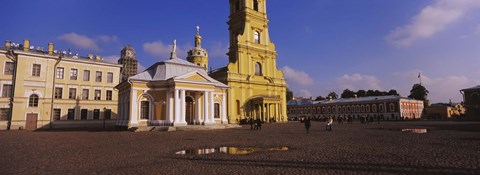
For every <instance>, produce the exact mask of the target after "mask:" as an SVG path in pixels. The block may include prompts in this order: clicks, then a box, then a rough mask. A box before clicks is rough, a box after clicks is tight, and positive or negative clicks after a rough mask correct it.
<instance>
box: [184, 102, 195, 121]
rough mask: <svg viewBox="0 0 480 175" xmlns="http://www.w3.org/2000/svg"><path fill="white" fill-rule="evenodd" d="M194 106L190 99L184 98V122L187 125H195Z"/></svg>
mask: <svg viewBox="0 0 480 175" xmlns="http://www.w3.org/2000/svg"><path fill="white" fill-rule="evenodd" d="M194 109H195V105H194V102H193V99H192V97H185V120H186V122H187V123H188V124H189V125H193V124H195V114H194V111H195V110H194Z"/></svg>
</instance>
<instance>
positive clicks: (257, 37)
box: [253, 31, 260, 44]
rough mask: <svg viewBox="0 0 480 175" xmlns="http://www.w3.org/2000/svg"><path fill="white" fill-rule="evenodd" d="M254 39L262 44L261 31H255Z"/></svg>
mask: <svg viewBox="0 0 480 175" xmlns="http://www.w3.org/2000/svg"><path fill="white" fill-rule="evenodd" d="M253 40H254V41H255V43H257V44H260V33H259V32H257V31H255V33H254V35H253Z"/></svg>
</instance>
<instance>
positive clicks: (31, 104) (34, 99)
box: [28, 94, 38, 107]
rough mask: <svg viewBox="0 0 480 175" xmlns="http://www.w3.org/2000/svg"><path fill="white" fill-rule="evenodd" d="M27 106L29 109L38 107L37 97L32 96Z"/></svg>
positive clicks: (35, 95)
mask: <svg viewBox="0 0 480 175" xmlns="http://www.w3.org/2000/svg"><path fill="white" fill-rule="evenodd" d="M28 106H29V107H38V95H37V94H32V95H30V97H29V98H28Z"/></svg>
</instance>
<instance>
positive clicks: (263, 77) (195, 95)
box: [116, 0, 287, 127]
mask: <svg viewBox="0 0 480 175" xmlns="http://www.w3.org/2000/svg"><path fill="white" fill-rule="evenodd" d="M229 18H230V19H229V21H228V25H229V31H230V48H229V52H228V54H227V55H228V59H229V63H228V65H227V66H225V67H223V68H220V69H216V70H208V52H207V50H205V49H203V48H202V37H201V35H200V32H199V29H198V27H197V34H196V35H195V47H194V48H193V49H191V50H190V51H188V56H187V58H186V59H185V60H184V59H181V58H178V57H177V54H176V43H175V42H174V44H173V48H172V52H171V56H170V59H167V60H165V61H162V62H157V63H155V64H154V65H152V66H150V67H149V68H147V69H146V70H145V71H143V72H141V73H139V74H136V75H131V74H130V72H131V71H130V70H132V69H133V68H132V67H136V64H137V62H136V59H134V58H132V53H128V52H129V51H131V50H133V48H128V47H127V48H125V49H124V50H125V51H123V50H122V58H121V60H119V63H120V62H122V63H123V64H122V65H123V67H122V77H123V78H124V79H123V80H124V81H123V82H122V83H120V84H119V85H118V86H117V87H116V88H117V89H118V92H119V102H118V103H119V104H118V109H119V111H118V113H119V114H118V116H119V118H118V121H117V126H123V127H137V126H159V125H164V126H186V125H214V124H227V123H238V122H242V121H245V120H246V119H261V120H262V121H264V122H286V121H287V115H286V110H287V109H286V86H287V84H286V81H285V79H284V76H283V73H282V72H281V71H280V70H279V69H278V68H277V63H276V57H277V52H276V51H275V45H274V44H273V43H272V42H271V41H270V36H269V32H268V22H269V20H268V18H267V13H266V0H230V17H229ZM124 52H125V54H124ZM133 53H134V52H133ZM124 55H125V56H124ZM133 55H134V54H133ZM124 57H125V58H124ZM122 59H123V60H122ZM129 64H130V65H129ZM132 64H135V66H132Z"/></svg>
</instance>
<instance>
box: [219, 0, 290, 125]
mask: <svg viewBox="0 0 480 175" xmlns="http://www.w3.org/2000/svg"><path fill="white" fill-rule="evenodd" d="M268 22H269V20H268V18H267V13H266V0H258V1H257V0H230V20H229V22H228V24H229V26H230V27H229V30H230V51H229V53H228V56H229V64H228V66H227V67H226V68H223V69H219V70H217V71H213V72H212V77H214V78H215V79H217V80H219V81H221V82H224V83H225V84H227V85H228V86H230V89H229V90H228V95H227V96H228V117H229V122H230V123H235V122H239V121H241V120H244V119H248V118H255V119H256V118H260V119H261V120H263V121H267V122H268V121H280V122H282V121H287V115H286V81H285V79H284V76H283V73H282V72H281V71H280V70H279V69H278V68H277V60H276V57H277V52H276V51H275V45H274V44H273V43H272V42H271V41H270V36H269V31H268V30H269V28H268Z"/></svg>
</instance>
